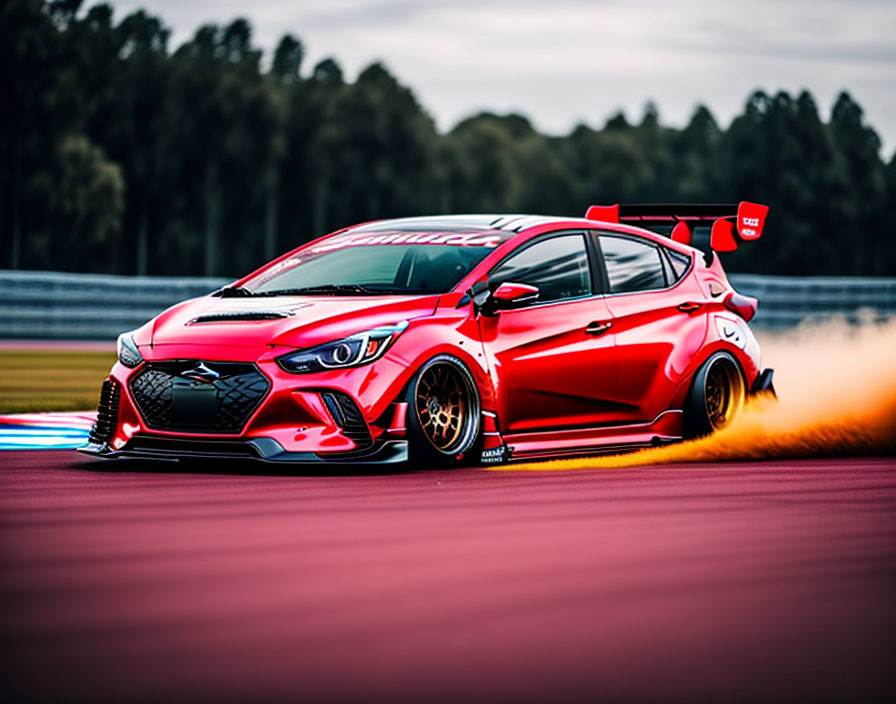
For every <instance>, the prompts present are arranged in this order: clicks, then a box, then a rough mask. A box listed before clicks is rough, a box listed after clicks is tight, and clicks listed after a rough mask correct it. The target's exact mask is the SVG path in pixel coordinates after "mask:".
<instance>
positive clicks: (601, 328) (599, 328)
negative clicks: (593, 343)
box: [585, 320, 612, 335]
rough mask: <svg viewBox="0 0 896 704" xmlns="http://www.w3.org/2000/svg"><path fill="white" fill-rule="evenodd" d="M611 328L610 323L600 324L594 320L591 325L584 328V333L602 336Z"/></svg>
mask: <svg viewBox="0 0 896 704" xmlns="http://www.w3.org/2000/svg"><path fill="white" fill-rule="evenodd" d="M611 327H612V325H611V324H610V323H600V322H598V321H596V320H595V321H594V322H593V323H588V325H587V326H586V327H585V333H586V334H588V335H603V334H604V333H605V332H606V331H607V330H609V329H610V328H611Z"/></svg>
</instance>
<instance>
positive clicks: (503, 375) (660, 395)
mask: <svg viewBox="0 0 896 704" xmlns="http://www.w3.org/2000/svg"><path fill="white" fill-rule="evenodd" d="M767 211H768V208H766V207H764V206H760V205H756V204H752V203H741V204H740V205H731V206H720V205H708V206H700V205H680V206H679V205H644V206H640V205H630V206H593V207H591V208H590V209H589V211H588V214H587V216H586V218H584V219H580V218H560V217H540V216H493V215H469V216H466V215H464V216H440V217H425V218H408V219H399V220H385V221H380V222H374V223H367V224H363V225H359V226H356V227H349V228H346V229H343V230H340V231H338V232H336V233H334V234H332V235H329V236H327V237H323V238H321V239H318V240H315V241H314V242H311V243H309V244H307V245H304V246H302V247H299V248H298V249H296V250H294V251H292V252H289V253H288V254H285V255H283V256H282V257H280V258H279V259H277V260H275V261H273V262H271V263H270V264H268V265H266V266H264V267H262V268H261V269H259V270H258V271H255V272H254V273H252V274H249V275H248V276H246V277H245V278H243V279H240V280H239V281H236V282H235V283H233V284H232V285H229V286H227V287H225V288H223V289H221V290H219V291H216V292H214V293H212V294H210V295H208V296H204V297H201V298H196V299H193V300H189V301H185V302H183V303H180V304H178V305H176V306H174V307H173V308H170V309H168V310H167V311H165V312H164V313H162V314H160V315H159V316H157V317H156V318H155V319H153V320H151V321H150V322H148V323H146V324H145V325H144V326H142V327H140V328H138V329H137V330H135V331H133V332H131V333H126V334H124V335H122V336H121V337H120V338H119V341H118V362H117V363H116V364H115V366H114V367H113V369H112V372H111V375H110V376H109V378H108V379H107V380H106V381H105V383H104V384H103V388H102V392H101V396H100V404H99V412H98V417H97V422H96V425H95V426H94V428H93V431H92V434H91V437H90V443H89V444H88V445H87V446H86V447H85V448H84V450H85V451H87V452H90V453H93V454H96V455H99V456H102V457H121V456H131V457H134V456H138V457H157V458H184V457H195V456H201V457H239V458H255V459H261V460H267V461H274V462H315V463H320V462H334V463H338V464H345V463H352V462H363V463H370V462H406V461H408V460H410V462H411V463H412V464H418V465H420V466H431V465H448V464H454V463H460V462H465V461H466V462H472V463H478V462H483V463H487V462H488V463H490V462H502V461H506V460H510V459H523V458H536V457H547V456H558V455H566V454H582V453H588V452H599V451H606V450H615V449H620V448H634V447H639V446H645V445H656V444H661V443H667V442H673V441H676V440H680V439H682V438H686V437H691V436H696V435H701V434H705V433H709V432H712V431H713V430H715V429H718V428H721V427H723V426H725V425H726V424H727V423H729V422H730V421H731V419H732V418H733V417H734V416H735V415H736V414H737V412H738V411H739V409H740V408H741V407H742V406H743V403H744V400H745V397H746V395H747V394H748V393H757V392H772V393H773V389H772V383H771V376H772V374H771V370H766V371H761V370H760V364H759V345H758V344H757V342H756V339H755V338H754V336H753V334H752V333H751V331H750V329H749V328H748V327H747V322H748V321H749V320H750V319H751V318H752V316H753V314H754V313H755V311H756V306H757V302H756V300H755V299H750V298H747V297H745V296H742V295H739V294H738V293H736V292H735V291H734V290H733V289H732V288H731V286H730V284H729V283H728V280H727V278H726V276H725V273H724V271H723V269H722V266H721V264H720V262H719V258H718V256H717V255H716V254H715V252H717V251H730V250H732V249H734V248H736V247H737V245H738V243H739V242H741V241H743V240H753V239H756V238H758V237H759V236H760V234H761V232H762V227H763V225H764V222H765V217H766V213H767ZM701 232H711V235H710V236H709V238H708V239H709V242H708V243H707V244H708V246H703V247H696V246H692V237H693V238H694V239H695V242H694V244H697V242H696V240H698V239H700V234H701Z"/></svg>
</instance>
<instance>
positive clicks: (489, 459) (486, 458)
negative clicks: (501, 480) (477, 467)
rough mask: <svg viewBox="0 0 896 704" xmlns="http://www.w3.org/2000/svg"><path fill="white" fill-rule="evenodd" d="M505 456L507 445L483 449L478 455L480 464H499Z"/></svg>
mask: <svg viewBox="0 0 896 704" xmlns="http://www.w3.org/2000/svg"><path fill="white" fill-rule="evenodd" d="M506 457H507V446H506V445H501V446H500V447H493V448H491V449H490V450H483V451H482V454H481V455H480V457H479V461H480V462H482V464H500V463H501V462H503V461H504V460H505V459H506Z"/></svg>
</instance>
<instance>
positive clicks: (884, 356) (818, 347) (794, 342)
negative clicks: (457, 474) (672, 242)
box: [507, 320, 896, 470]
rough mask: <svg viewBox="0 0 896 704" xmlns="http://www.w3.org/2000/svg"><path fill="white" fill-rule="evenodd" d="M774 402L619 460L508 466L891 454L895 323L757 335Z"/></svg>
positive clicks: (838, 324)
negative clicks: (714, 428) (711, 430)
mask: <svg viewBox="0 0 896 704" xmlns="http://www.w3.org/2000/svg"><path fill="white" fill-rule="evenodd" d="M760 343H761V345H762V352H763V359H762V363H763V367H772V368H773V369H774V370H775V388H776V389H777V392H778V399H779V401H778V402H777V403H775V402H774V401H770V400H763V399H759V400H756V401H753V402H751V403H750V404H749V405H748V406H747V407H746V408H745V409H744V411H743V413H741V415H740V416H739V417H738V419H737V420H736V421H735V422H734V423H733V424H732V425H731V426H730V427H728V428H726V429H725V430H723V431H722V432H719V433H716V434H714V435H712V436H710V437H706V438H701V439H699V440H692V441H688V442H684V443H679V444H676V445H671V446H668V447H662V448H652V449H648V450H641V451H639V452H632V453H627V454H623V455H610V456H606V455H605V456H600V457H588V458H578V459H564V460H552V461H548V462H532V463H527V464H520V465H510V466H508V467H507V468H508V469H532V470H569V469H596V468H611V467H631V466H636V465H647V464H664V463H673V462H709V461H731V460H767V459H778V458H781V459H786V458H800V457H803V458H805V457H830V456H853V457H855V456H888V455H894V454H896V320H893V321H890V322H889V323H886V324H874V323H866V324H864V325H860V326H854V325H848V324H847V323H845V322H843V321H838V320H832V321H828V322H826V323H822V324H815V325H811V326H802V327H800V328H797V329H796V330H793V331H791V332H787V333H766V334H763V335H760Z"/></svg>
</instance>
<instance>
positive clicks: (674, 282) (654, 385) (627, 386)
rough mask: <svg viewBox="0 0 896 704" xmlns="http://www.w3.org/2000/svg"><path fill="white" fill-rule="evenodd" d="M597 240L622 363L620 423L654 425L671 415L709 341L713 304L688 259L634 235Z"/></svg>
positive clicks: (604, 236)
mask: <svg viewBox="0 0 896 704" xmlns="http://www.w3.org/2000/svg"><path fill="white" fill-rule="evenodd" d="M597 240H598V243H599V248H600V252H601V255H602V259H603V262H604V265H605V267H606V276H607V285H608V295H607V297H606V302H607V306H608V308H609V311H610V314H611V316H612V321H611V322H612V325H613V328H612V329H613V333H614V335H615V343H616V351H617V355H618V357H617V388H616V396H615V398H616V399H617V400H618V401H619V403H620V418H619V420H621V421H624V422H650V421H653V420H654V419H655V418H656V417H657V416H658V415H659V414H660V413H662V412H663V411H665V410H667V409H668V408H669V405H670V403H671V401H672V397H673V395H674V392H675V389H676V387H677V386H678V384H679V382H680V381H681V379H682V377H683V375H684V373H685V372H686V370H687V368H688V365H689V363H690V361H691V359H692V358H693V356H694V354H696V352H697V351H698V350H699V349H700V347H701V346H702V344H703V341H704V339H705V338H706V315H705V313H704V311H703V304H702V301H703V299H704V298H705V297H704V295H703V293H702V292H701V290H700V288H699V286H698V285H697V283H696V281H695V280H694V277H692V276H688V275H687V274H688V271H689V270H690V267H692V266H693V263H692V262H691V261H690V260H688V259H687V258H685V257H684V256H683V255H681V254H680V253H678V252H671V253H670V252H667V251H666V248H664V247H662V246H661V245H659V244H656V243H653V242H651V241H649V240H647V239H646V238H640V237H637V236H632V235H622V234H618V235H616V234H613V235H610V234H604V233H602V234H600V236H599V237H598V238H597Z"/></svg>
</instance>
